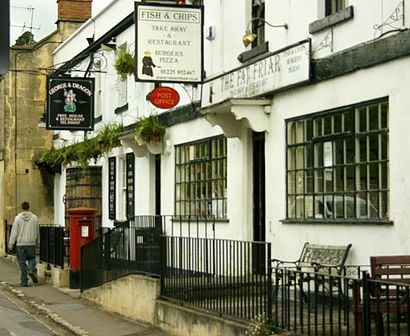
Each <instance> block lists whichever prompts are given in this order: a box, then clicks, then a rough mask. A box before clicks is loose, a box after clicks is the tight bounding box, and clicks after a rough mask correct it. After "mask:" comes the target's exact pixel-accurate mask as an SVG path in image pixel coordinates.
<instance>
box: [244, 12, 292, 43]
mask: <svg viewBox="0 0 410 336" xmlns="http://www.w3.org/2000/svg"><path fill="white" fill-rule="evenodd" d="M256 20H259V21H261V22H263V23H266V24H267V25H268V26H270V27H273V28H285V29H288V25H287V23H284V24H281V25H273V24H271V23H269V22H268V21H266V20H265V19H263V18H260V17H256V18H252V19H251V20H250V21H249V22H248V28H247V29H246V33H245V35H244V36H243V38H242V42H243V45H244V46H245V47H247V46H248V45H249V44H251V43H252V42H253V41H254V40H255V39H256V37H257V36H258V35H256V34H255V33H252V27H251V24H252V22H253V21H256Z"/></svg>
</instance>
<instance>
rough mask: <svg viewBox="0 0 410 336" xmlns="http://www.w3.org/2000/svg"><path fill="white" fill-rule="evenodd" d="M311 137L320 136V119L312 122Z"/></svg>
mask: <svg viewBox="0 0 410 336" xmlns="http://www.w3.org/2000/svg"><path fill="white" fill-rule="evenodd" d="M313 135H314V137H319V136H322V135H323V133H322V118H317V119H315V120H314V124H313Z"/></svg>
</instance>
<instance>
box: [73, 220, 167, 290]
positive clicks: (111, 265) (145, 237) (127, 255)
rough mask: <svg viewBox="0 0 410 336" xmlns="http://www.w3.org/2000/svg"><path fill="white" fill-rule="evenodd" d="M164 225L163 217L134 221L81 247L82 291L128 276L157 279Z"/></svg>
mask: <svg viewBox="0 0 410 336" xmlns="http://www.w3.org/2000/svg"><path fill="white" fill-rule="evenodd" d="M163 225H164V218H163V216H143V217H139V218H137V217H136V218H133V219H131V220H128V221H124V222H118V223H116V227H115V228H112V229H109V230H108V231H107V232H105V233H103V234H101V235H100V236H99V237H97V238H96V239H94V240H93V241H91V242H90V243H88V244H86V245H84V246H82V247H81V280H80V288H81V290H85V289H88V288H91V287H95V286H100V285H102V284H104V283H106V282H108V281H112V280H115V279H117V278H119V277H122V276H125V275H128V274H149V275H153V276H159V275H160V239H159V237H160V236H161V234H162V230H163Z"/></svg>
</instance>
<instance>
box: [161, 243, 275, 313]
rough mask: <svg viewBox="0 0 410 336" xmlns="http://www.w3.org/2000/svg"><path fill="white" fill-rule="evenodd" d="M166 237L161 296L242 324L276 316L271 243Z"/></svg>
mask: <svg viewBox="0 0 410 336" xmlns="http://www.w3.org/2000/svg"><path fill="white" fill-rule="evenodd" d="M161 239H162V251H164V253H163V254H162V260H161V271H162V274H161V297H163V298H168V299H173V300H177V301H181V302H184V303H188V304H191V305H194V306H197V307H199V308H203V309H206V310H208V311H213V312H215V313H217V314H219V315H221V316H222V315H223V316H230V317H233V318H238V319H242V320H251V319H253V318H255V317H256V316H258V315H260V314H267V315H268V316H270V312H271V309H270V308H269V307H271V295H270V294H269V293H271V291H272V277H271V275H270V268H269V267H268V260H270V251H271V245H270V243H262V242H246V241H235V240H226V239H211V238H192V237H191V238H190V237H169V236H163V237H161Z"/></svg>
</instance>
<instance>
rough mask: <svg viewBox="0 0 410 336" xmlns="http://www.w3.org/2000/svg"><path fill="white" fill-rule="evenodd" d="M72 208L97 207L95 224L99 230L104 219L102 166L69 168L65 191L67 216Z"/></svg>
mask: <svg viewBox="0 0 410 336" xmlns="http://www.w3.org/2000/svg"><path fill="white" fill-rule="evenodd" d="M71 208H94V209H96V210H97V211H96V222H95V224H96V230H99V228H100V227H101V220H102V210H101V209H102V182H101V167H88V168H82V169H81V168H69V169H67V171H66V193H65V213H66V218H68V214H67V210H68V209H71ZM67 222H68V221H66V223H67ZM67 225H68V224H67Z"/></svg>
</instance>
